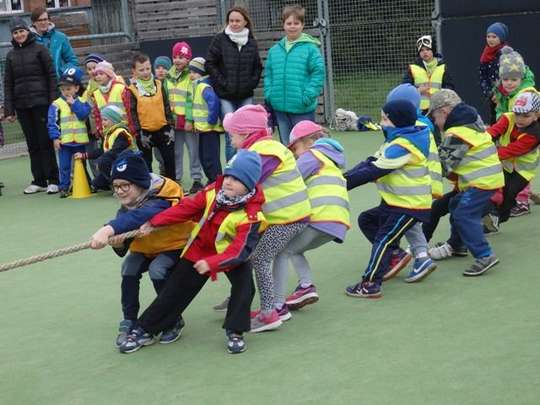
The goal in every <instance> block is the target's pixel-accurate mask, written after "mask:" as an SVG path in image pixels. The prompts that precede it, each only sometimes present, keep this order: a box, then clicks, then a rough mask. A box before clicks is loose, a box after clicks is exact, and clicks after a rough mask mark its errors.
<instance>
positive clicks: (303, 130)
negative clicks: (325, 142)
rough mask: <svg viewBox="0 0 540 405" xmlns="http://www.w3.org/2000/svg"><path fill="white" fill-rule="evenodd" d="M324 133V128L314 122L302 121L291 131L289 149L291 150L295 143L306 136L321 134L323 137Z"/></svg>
mask: <svg viewBox="0 0 540 405" xmlns="http://www.w3.org/2000/svg"><path fill="white" fill-rule="evenodd" d="M323 131H324V130H323V127H321V126H320V125H318V124H315V123H314V122H313V121H308V120H304V121H300V122H299V123H298V124H296V125H295V126H294V127H293V128H292V129H291V133H290V135H289V145H288V147H289V148H290V147H291V146H292V145H293V144H294V143H296V142H297V141H298V140H300V139H302V138H305V137H306V136H310V135H314V134H316V133H321V135H322V134H323Z"/></svg>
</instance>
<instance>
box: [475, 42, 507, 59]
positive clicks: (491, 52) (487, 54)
mask: <svg viewBox="0 0 540 405" xmlns="http://www.w3.org/2000/svg"><path fill="white" fill-rule="evenodd" d="M504 46H506V44H504V43H500V44H499V45H497V46H487V45H486V46H485V48H484V51H483V52H482V55H481V56H480V63H491V62H493V61H494V60H495V59H496V58H497V54H498V53H499V51H500V50H501V49H502V48H503V47H504Z"/></svg>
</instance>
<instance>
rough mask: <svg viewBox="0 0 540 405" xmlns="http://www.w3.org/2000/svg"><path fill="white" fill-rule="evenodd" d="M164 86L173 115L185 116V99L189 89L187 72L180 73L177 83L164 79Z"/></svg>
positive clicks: (189, 82) (189, 83)
mask: <svg viewBox="0 0 540 405" xmlns="http://www.w3.org/2000/svg"><path fill="white" fill-rule="evenodd" d="M165 86H166V88H167V94H168V95H169V103H170V104H171V110H172V111H173V113H174V114H176V115H186V97H187V93H188V91H189V90H190V88H191V80H189V73H187V71H185V72H182V73H181V74H180V77H179V78H178V80H177V81H173V80H171V79H165Z"/></svg>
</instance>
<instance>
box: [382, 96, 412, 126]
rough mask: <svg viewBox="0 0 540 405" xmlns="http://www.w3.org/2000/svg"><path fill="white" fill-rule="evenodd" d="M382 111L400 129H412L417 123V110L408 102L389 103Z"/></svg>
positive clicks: (396, 101)
mask: <svg viewBox="0 0 540 405" xmlns="http://www.w3.org/2000/svg"><path fill="white" fill-rule="evenodd" d="M382 110H383V112H384V113H385V114H386V116H387V117H388V119H389V120H390V121H392V124H394V125H395V126H396V127H398V128H402V127H410V126H412V125H414V123H415V122H416V108H415V107H414V105H413V103H411V102H410V101H408V100H394V101H389V102H388V103H386V104H385V105H384V106H383V108H382Z"/></svg>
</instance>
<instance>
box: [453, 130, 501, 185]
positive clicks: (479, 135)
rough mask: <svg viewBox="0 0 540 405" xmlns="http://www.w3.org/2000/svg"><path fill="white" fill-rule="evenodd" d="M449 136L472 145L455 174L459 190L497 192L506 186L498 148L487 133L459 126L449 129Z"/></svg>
mask: <svg viewBox="0 0 540 405" xmlns="http://www.w3.org/2000/svg"><path fill="white" fill-rule="evenodd" d="M446 135H447V136H456V137H458V138H460V139H461V140H463V141H464V142H466V143H467V144H469V145H470V148H469V150H468V151H467V153H466V154H465V156H464V157H463V159H461V162H459V165H458V167H456V168H455V169H454V170H453V173H455V174H457V175H458V184H457V186H458V189H459V190H460V191H465V190H467V189H468V188H470V187H476V188H479V189H482V190H495V189H498V188H501V187H503V186H504V175H503V171H502V166H501V162H500V160H499V156H498V155H497V148H496V147H495V145H494V144H493V141H492V140H491V136H490V135H489V134H488V133H487V132H478V131H475V130H474V129H471V128H467V127H463V126H459V127H452V128H448V130H447V131H446Z"/></svg>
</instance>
